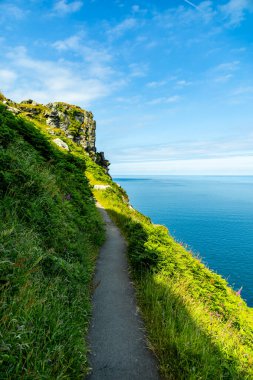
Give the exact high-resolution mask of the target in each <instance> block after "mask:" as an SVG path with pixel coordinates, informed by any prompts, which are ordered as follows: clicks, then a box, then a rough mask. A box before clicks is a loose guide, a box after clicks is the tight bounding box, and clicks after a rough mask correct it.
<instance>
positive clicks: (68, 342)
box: [0, 104, 104, 380]
mask: <svg viewBox="0 0 253 380" xmlns="http://www.w3.org/2000/svg"><path fill="white" fill-rule="evenodd" d="M45 132H46V129H45ZM69 143H70V144H71V141H70V142H69ZM72 145H73V146H74V144H73V143H72ZM86 160H88V156H87V155H86V154H85V152H84V151H83V150H82V149H80V148H78V147H77V148H76V152H75V151H74V149H73V150H72V152H71V153H68V152H66V151H63V150H61V149H60V148H58V147H57V146H56V145H55V144H53V143H52V142H51V140H50V136H49V135H48V136H46V134H45V133H44V132H43V131H42V129H40V130H39V129H38V125H37V128H36V126H35V125H34V124H32V123H31V122H29V121H27V120H25V119H24V118H22V117H14V116H13V115H12V114H11V113H10V112H8V111H7V110H6V108H5V106H3V105H1V104H0V215H1V219H0V251H1V267H0V292H1V301H0V320H1V332H0V338H1V339H0V342H1V343H0V378H1V379H10V380H14V379H15V380H17V379H31V380H36V379H37V380H42V379H79V378H80V379H81V378H83V376H84V374H85V373H86V372H87V368H88V364H87V357H86V356H87V347H86V345H85V340H84V338H85V334H86V331H87V326H88V320H89V313H90V300H89V298H90V280H91V276H92V272H93V269H94V263H95V258H96V254H97V251H98V248H99V246H100V245H101V244H102V242H103V240H104V228H103V223H102V220H101V218H100V216H99V215H98V213H97V210H96V207H95V203H94V199H93V196H92V193H91V191H90V187H89V184H88V181H87V179H86V177H85V175H84V173H85V170H86Z"/></svg>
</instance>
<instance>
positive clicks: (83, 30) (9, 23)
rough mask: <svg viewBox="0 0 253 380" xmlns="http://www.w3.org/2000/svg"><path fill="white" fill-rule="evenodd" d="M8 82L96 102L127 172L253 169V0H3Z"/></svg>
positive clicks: (6, 85)
mask: <svg viewBox="0 0 253 380" xmlns="http://www.w3.org/2000/svg"><path fill="white" fill-rule="evenodd" d="M0 49H1V50H0V51H1V54H0V91H2V92H3V93H4V94H5V96H7V97H9V98H11V99H12V100H15V101H18V102H19V101H21V100H24V99H28V98H31V99H34V100H36V101H38V102H41V103H44V104H46V103H48V102H52V101H64V102H68V103H71V104H76V105H79V106H81V107H82V108H85V109H88V110H91V111H92V112H93V114H94V118H95V120H96V121H97V148H98V150H99V151H104V152H105V155H106V157H107V158H108V159H109V160H110V162H111V166H110V168H111V169H110V173H111V174H112V175H113V176H116V175H120V174H121V175H130V174H132V175H148V174H159V175H161V174H173V175H174V174H175V175H181V174H182V175H192V174H207V175H253V0H221V1H211V0H206V1H199V0H193V1H188V0H175V1H169V0H167V1H166V0H160V1H158V0H154V1H143V0H139V1H138V0H133V1H130V0H129V1H124V0H108V1H103V0H74V1H71V0H51V1H47V0H44V1H43V0H42V1H41V0H40V1H39V0H25V1H24V0H12V1H9V0H0Z"/></svg>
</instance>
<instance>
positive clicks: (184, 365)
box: [88, 168, 253, 380]
mask: <svg viewBox="0 0 253 380" xmlns="http://www.w3.org/2000/svg"><path fill="white" fill-rule="evenodd" d="M88 170H89V173H88V177H89V178H90V181H91V183H93V184H102V183H103V184H109V185H110V187H109V188H107V189H106V190H103V191H101V190H94V194H95V196H96V198H97V199H98V201H99V202H100V203H101V204H102V205H103V206H104V207H105V208H106V210H107V211H108V212H109V214H110V215H111V217H112V218H113V220H114V221H115V222H116V223H117V224H118V226H119V227H120V228H121V230H122V232H123V234H124V235H125V237H126V238H127V240H128V243H129V248H128V254H129V261H130V264H131V268H132V276H133V279H134V282H135V285H136V288H137V295H138V301H139V306H140V307H141V311H142V315H143V318H144V320H145V323H146V327H147V331H148V337H149V340H150V347H151V349H153V350H154V352H155V353H156V355H157V357H158V360H159V363H160V369H161V373H162V375H163V376H164V377H165V378H166V379H210V380H213V379H238V380H241V379H253V309H251V308H249V307H247V305H246V304H245V302H244V301H243V300H242V299H241V297H240V296H239V295H237V294H236V292H234V291H233V290H232V289H231V288H230V287H229V286H228V284H227V282H226V281H225V280H224V279H223V278H222V277H221V276H219V275H217V274H216V273H214V272H212V271H211V270H209V269H208V268H206V267H205V266H204V265H203V264H202V263H201V262H200V260H199V259H197V258H195V257H193V255H192V254H191V252H188V251H187V250H186V249H185V248H184V247H183V246H182V245H181V244H179V243H177V242H176V241H175V240H174V239H173V238H172V237H171V236H170V234H169V232H168V230H167V229H166V228H165V227H164V226H160V225H154V224H152V223H151V221H150V220H149V218H147V217H145V216H144V215H142V214H140V213H139V212H137V211H136V210H134V209H133V208H132V207H131V206H130V205H129V202H128V197H127V194H126V193H125V192H124V190H123V189H122V188H121V187H119V186H118V185H117V184H115V183H113V182H112V181H111V180H110V178H108V177H106V176H103V177H101V173H100V174H99V175H97V174H96V171H95V170H94V169H92V170H90V169H89V168H88Z"/></svg>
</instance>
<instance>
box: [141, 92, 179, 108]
mask: <svg viewBox="0 0 253 380" xmlns="http://www.w3.org/2000/svg"><path fill="white" fill-rule="evenodd" d="M180 99H181V97H180V96H179V95H173V96H168V97H166V96H164V97H160V98H156V99H152V100H150V101H149V102H148V104H150V105H153V106H154V105H158V104H171V103H177V102H179V100H180Z"/></svg>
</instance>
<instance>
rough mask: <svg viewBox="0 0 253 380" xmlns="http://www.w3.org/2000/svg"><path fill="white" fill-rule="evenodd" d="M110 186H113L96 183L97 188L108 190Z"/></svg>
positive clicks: (95, 187)
mask: <svg viewBox="0 0 253 380" xmlns="http://www.w3.org/2000/svg"><path fill="white" fill-rule="evenodd" d="M108 187H111V186H110V185H94V189H95V190H106V189H108Z"/></svg>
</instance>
